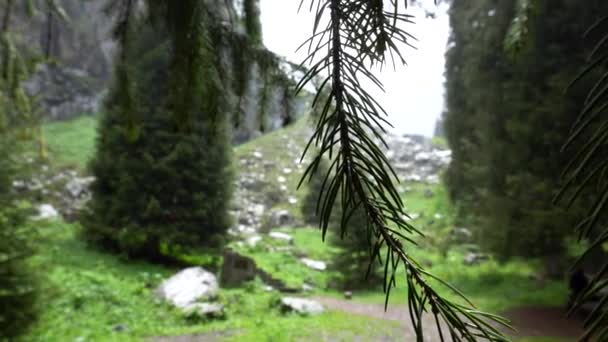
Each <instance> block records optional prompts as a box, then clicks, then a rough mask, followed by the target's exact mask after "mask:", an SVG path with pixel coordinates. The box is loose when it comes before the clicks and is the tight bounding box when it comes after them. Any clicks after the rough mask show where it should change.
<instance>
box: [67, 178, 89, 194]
mask: <svg viewBox="0 0 608 342" xmlns="http://www.w3.org/2000/svg"><path fill="white" fill-rule="evenodd" d="M93 181H95V177H84V178H79V177H75V178H73V179H71V180H70V181H69V182H68V183H67V184H66V185H65V189H66V191H67V192H68V194H69V195H70V196H72V198H80V197H82V196H86V195H87V194H88V193H89V187H90V185H91V183H93Z"/></svg>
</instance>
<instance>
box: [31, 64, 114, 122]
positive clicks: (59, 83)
mask: <svg viewBox="0 0 608 342" xmlns="http://www.w3.org/2000/svg"><path fill="white" fill-rule="evenodd" d="M23 86H24V88H25V91H26V93H27V94H28V95H29V96H35V97H37V99H38V104H39V105H40V106H41V107H42V108H43V109H44V112H45V115H46V118H47V119H50V120H65V119H70V118H73V117H75V116H78V115H82V114H94V113H97V112H99V110H100V108H101V103H102V99H103V95H104V93H105V92H104V90H103V88H104V86H103V84H102V83H101V81H100V80H95V79H94V78H93V77H92V76H91V75H89V74H88V73H87V72H86V71H84V70H80V69H75V68H71V67H67V66H50V65H47V64H42V65H39V66H38V68H37V69H36V72H34V74H33V75H32V77H30V78H29V79H28V80H27V81H25V82H24V84H23Z"/></svg>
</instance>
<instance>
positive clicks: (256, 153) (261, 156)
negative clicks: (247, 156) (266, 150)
mask: <svg viewBox="0 0 608 342" xmlns="http://www.w3.org/2000/svg"><path fill="white" fill-rule="evenodd" d="M253 157H254V158H256V159H262V158H264V155H263V154H262V152H260V151H254V152H253Z"/></svg>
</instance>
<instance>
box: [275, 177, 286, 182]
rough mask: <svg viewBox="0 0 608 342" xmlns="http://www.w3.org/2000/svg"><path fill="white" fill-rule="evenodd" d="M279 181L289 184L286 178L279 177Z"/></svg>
mask: <svg viewBox="0 0 608 342" xmlns="http://www.w3.org/2000/svg"><path fill="white" fill-rule="evenodd" d="M277 181H278V182H279V183H285V182H287V178H285V177H283V176H279V177H277Z"/></svg>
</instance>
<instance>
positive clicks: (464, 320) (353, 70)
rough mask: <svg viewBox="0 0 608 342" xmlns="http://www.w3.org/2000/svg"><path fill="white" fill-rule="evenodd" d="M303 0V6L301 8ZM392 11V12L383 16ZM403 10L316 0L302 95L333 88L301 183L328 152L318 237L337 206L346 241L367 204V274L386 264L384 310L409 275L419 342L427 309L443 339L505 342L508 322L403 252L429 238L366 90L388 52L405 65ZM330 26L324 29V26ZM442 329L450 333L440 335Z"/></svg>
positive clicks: (378, 2)
mask: <svg viewBox="0 0 608 342" xmlns="http://www.w3.org/2000/svg"><path fill="white" fill-rule="evenodd" d="M303 4H304V0H302V2H301V3H300V7H302V5H303ZM387 5H389V6H388V7H390V8H391V9H392V10H390V11H389V10H386V8H385V7H387ZM400 6H401V7H403V8H407V2H406V1H403V2H400V1H398V0H391V1H389V2H385V1H382V0H311V1H310V8H311V10H312V9H313V8H316V10H315V21H314V29H313V33H312V35H311V37H310V38H309V39H308V40H307V41H306V42H305V43H304V44H303V45H302V46H306V45H308V57H307V58H306V59H305V60H304V61H303V64H309V65H311V67H310V69H309V70H308V72H307V73H306V74H305V75H304V77H303V78H302V80H301V81H300V83H299V84H298V86H297V91H299V90H301V89H302V88H303V87H304V86H305V85H306V84H307V83H309V82H312V80H313V79H322V80H323V81H322V82H321V86H320V87H319V89H318V94H321V93H323V92H324V90H325V88H326V87H327V88H328V89H329V96H328V97H326V98H323V96H318V95H317V97H316V98H315V100H314V101H313V107H320V108H322V109H321V112H320V115H319V117H318V120H317V123H316V127H315V131H314V133H313V135H312V137H311V139H310V141H309V143H308V145H307V146H306V148H305V150H304V153H303V156H302V159H304V157H305V156H306V155H307V154H309V153H313V152H310V151H312V149H311V146H312V145H315V146H316V150H317V151H318V152H316V155H315V156H314V158H313V160H312V162H311V164H310V165H309V166H308V168H307V169H306V171H305V172H304V175H303V177H302V180H301V181H300V185H301V184H302V183H303V182H304V181H305V180H306V178H308V180H309V181H310V179H311V177H312V175H313V174H314V173H315V172H316V171H317V169H318V168H319V165H320V163H321V162H322V160H323V158H324V156H328V157H329V159H330V160H331V162H330V170H329V171H328V172H327V174H326V175H325V179H324V181H323V185H322V187H321V191H320V195H319V201H318V206H317V213H318V217H319V227H320V229H321V231H322V236H323V238H325V236H326V233H327V230H328V227H329V223H330V217H331V212H332V210H333V207H334V204H335V203H337V202H338V203H341V205H342V210H341V212H342V218H341V227H340V230H341V234H342V236H344V234H345V233H346V231H347V229H348V227H347V226H348V221H349V219H350V216H351V215H352V213H353V212H354V211H355V210H356V209H359V208H363V210H364V212H365V217H366V219H367V232H357V233H358V234H364V233H365V234H367V236H370V237H373V239H369V241H374V242H373V245H370V269H371V264H372V263H374V262H376V261H379V262H381V263H383V264H384V291H385V294H386V298H385V299H386V301H385V305H386V306H388V300H389V296H390V291H391V289H392V288H394V287H395V286H396V279H397V273H398V271H399V270H400V269H401V268H402V269H403V271H404V273H405V281H406V283H407V285H408V289H407V291H408V305H409V309H410V319H411V322H412V325H413V327H414V330H415V332H416V335H417V340H418V341H423V339H424V332H425V329H424V326H423V320H422V316H423V314H424V313H427V312H430V313H431V314H432V315H433V316H434V319H435V320H434V323H435V328H436V329H437V330H438V332H439V335H440V337H441V339H442V340H445V338H447V337H448V336H449V337H450V338H451V339H452V340H453V341H475V340H476V339H477V338H479V337H482V338H485V339H487V340H488V341H506V340H507V339H506V337H505V336H504V335H503V334H502V333H501V332H500V331H499V330H498V329H497V328H496V326H497V325H498V326H500V325H502V326H508V323H507V322H506V321H505V320H504V319H502V318H500V317H498V316H495V315H491V314H488V313H484V312H481V311H478V310H477V309H475V307H474V306H473V304H472V303H470V302H469V301H468V300H467V299H466V297H465V296H464V295H462V294H461V293H460V292H459V291H458V290H456V289H455V288H454V287H452V286H450V285H449V284H447V283H446V282H444V281H442V280H441V279H439V278H437V277H435V276H433V275H432V274H430V273H429V272H427V271H426V270H424V268H423V267H422V266H421V265H420V264H419V263H418V262H417V261H416V260H415V259H414V258H413V257H412V256H411V255H410V254H409V253H408V251H407V248H406V246H408V247H409V246H415V244H416V242H415V239H414V238H412V236H417V237H418V238H421V237H423V235H422V233H421V232H420V231H419V230H417V229H416V228H415V227H414V226H413V225H411V224H410V223H408V222H407V221H406V220H405V218H404V207H403V202H402V200H401V197H400V196H399V193H398V191H397V189H396V187H395V186H394V181H395V180H397V176H396V174H395V172H394V171H393V169H392V167H391V165H390V164H389V162H388V160H387V158H386V156H385V155H384V153H383V151H382V148H383V147H387V145H386V143H385V141H384V139H383V134H384V133H385V129H384V126H383V125H390V123H388V121H387V120H386V118H385V117H386V112H385V111H384V109H383V108H382V106H381V105H380V104H379V103H378V102H377V101H376V100H375V99H374V98H373V96H372V95H371V94H370V93H369V92H368V91H367V90H366V89H365V88H364V87H363V85H362V84H363V83H362V81H367V82H371V83H372V84H375V85H376V86H377V87H379V88H380V89H382V83H381V82H380V80H378V79H377V78H376V76H375V75H374V74H373V71H372V69H371V68H372V67H373V66H375V65H379V66H382V65H384V64H386V63H387V56H390V59H391V60H392V62H393V64H394V63H395V61H398V62H400V63H402V64H404V63H405V59H404V57H403V56H402V54H401V52H400V50H399V46H403V45H405V46H411V44H410V41H411V40H413V37H412V35H410V34H409V33H408V32H407V31H405V30H404V29H403V28H402V25H403V24H410V23H412V17H411V16H410V15H407V14H405V13H402V12H401V10H400ZM325 20H326V21H327V24H326V25H325V26H324V28H321V24H322V22H323V21H325ZM377 142H378V143H377ZM338 196H339V197H338ZM370 244H372V242H370ZM383 255H384V259H383V257H382V256H383ZM429 280H435V281H438V282H439V283H441V284H443V285H445V286H447V287H448V288H449V289H450V290H452V291H453V292H455V293H456V294H457V295H458V296H459V297H460V299H462V301H463V302H465V303H466V304H464V305H463V304H460V303H457V302H453V301H450V300H448V299H446V298H445V297H443V296H442V295H441V294H439V293H438V292H437V291H436V290H435V288H434V287H433V286H431V285H430V284H429ZM446 329H447V332H448V333H449V334H444V331H445V330H446Z"/></svg>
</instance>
